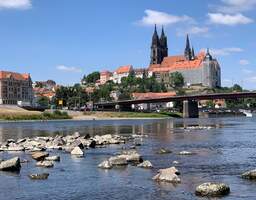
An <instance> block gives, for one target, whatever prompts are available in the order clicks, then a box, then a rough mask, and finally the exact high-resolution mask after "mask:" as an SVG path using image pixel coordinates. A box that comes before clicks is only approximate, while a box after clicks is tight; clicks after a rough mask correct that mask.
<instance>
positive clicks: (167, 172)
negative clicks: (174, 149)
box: [153, 167, 181, 183]
mask: <svg viewBox="0 0 256 200" xmlns="http://www.w3.org/2000/svg"><path fill="white" fill-rule="evenodd" d="M179 174H180V173H179V171H178V170H177V169H176V168H175V167H170V168H167V169H160V170H159V171H158V174H157V175H156V176H154V177H153V180H155V181H163V182H170V183H180V182H181V180H180V178H179V177H178V175H179Z"/></svg>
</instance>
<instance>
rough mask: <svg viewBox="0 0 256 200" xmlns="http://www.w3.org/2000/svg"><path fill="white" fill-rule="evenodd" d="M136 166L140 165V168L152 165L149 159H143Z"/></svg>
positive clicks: (147, 167)
mask: <svg viewBox="0 0 256 200" xmlns="http://www.w3.org/2000/svg"><path fill="white" fill-rule="evenodd" d="M137 166H138V167H141V168H146V169H151V168H153V165H152V163H151V162H150V161H148V160H145V161H143V163H140V164H139V165H137Z"/></svg>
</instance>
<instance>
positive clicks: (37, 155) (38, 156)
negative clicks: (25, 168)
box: [31, 152, 49, 161]
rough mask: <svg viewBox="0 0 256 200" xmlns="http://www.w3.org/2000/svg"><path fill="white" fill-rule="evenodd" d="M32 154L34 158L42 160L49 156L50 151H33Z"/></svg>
mask: <svg viewBox="0 0 256 200" xmlns="http://www.w3.org/2000/svg"><path fill="white" fill-rule="evenodd" d="M31 156H32V158H33V159H34V160H37V161H40V160H44V159H45V157H48V156H49V153H47V152H34V153H32V155H31Z"/></svg>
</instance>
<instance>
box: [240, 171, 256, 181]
mask: <svg viewBox="0 0 256 200" xmlns="http://www.w3.org/2000/svg"><path fill="white" fill-rule="evenodd" d="M242 178H245V179H251V180H252V179H254V180H256V169H254V170H251V171H248V172H245V173H243V174H242Z"/></svg>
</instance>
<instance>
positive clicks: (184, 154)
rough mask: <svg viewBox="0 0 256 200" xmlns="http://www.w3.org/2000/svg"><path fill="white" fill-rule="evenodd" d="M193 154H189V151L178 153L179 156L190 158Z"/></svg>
mask: <svg viewBox="0 0 256 200" xmlns="http://www.w3.org/2000/svg"><path fill="white" fill-rule="evenodd" d="M194 154H195V153H193V152H190V151H181V152H179V155H181V156H190V155H194Z"/></svg>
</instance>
